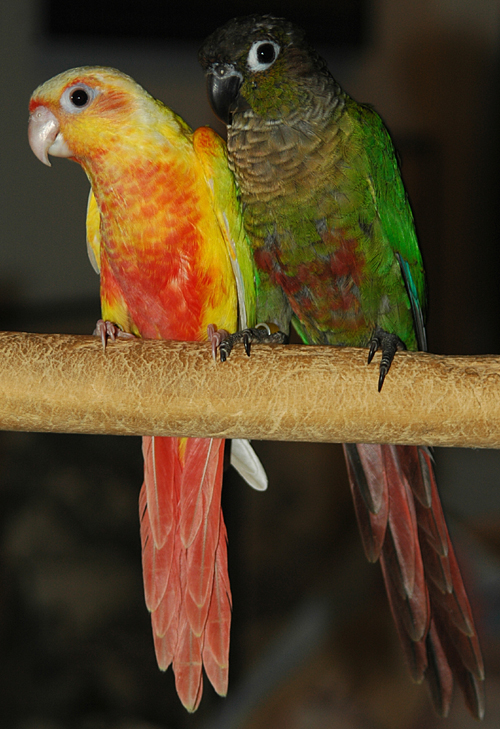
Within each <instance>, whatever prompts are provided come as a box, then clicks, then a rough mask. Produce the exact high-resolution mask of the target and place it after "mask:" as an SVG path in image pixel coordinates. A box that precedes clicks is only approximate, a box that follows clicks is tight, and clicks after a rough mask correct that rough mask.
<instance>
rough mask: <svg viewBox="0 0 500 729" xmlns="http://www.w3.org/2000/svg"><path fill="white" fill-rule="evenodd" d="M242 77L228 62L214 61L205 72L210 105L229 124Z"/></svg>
mask: <svg viewBox="0 0 500 729" xmlns="http://www.w3.org/2000/svg"><path fill="white" fill-rule="evenodd" d="M242 81H243V78H242V76H241V73H240V72H239V71H237V70H236V69H235V68H234V66H231V64H229V63H214V64H213V65H212V66H211V67H210V69H209V70H208V73H207V93H208V100H209V102H210V106H211V107H212V109H213V110H214V112H215V113H216V114H217V116H218V117H219V119H220V120H221V121H223V122H224V123H225V124H231V117H232V112H233V111H234V110H235V107H236V102H237V99H238V93H239V90H240V87H241V83H242Z"/></svg>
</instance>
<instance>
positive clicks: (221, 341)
mask: <svg viewBox="0 0 500 729" xmlns="http://www.w3.org/2000/svg"><path fill="white" fill-rule="evenodd" d="M208 338H209V340H210V342H211V343H212V355H213V357H214V359H215V360H216V359H217V350H219V356H220V361H221V362H225V361H226V359H227V358H228V357H229V355H230V354H231V350H232V349H233V347H234V345H235V344H239V343H240V342H242V343H243V346H244V347H245V352H246V353H247V355H248V356H249V357H250V349H251V345H252V344H284V343H285V342H286V341H287V336H286V334H284V333H283V332H281V331H279V329H278V328H277V327H276V325H274V324H257V326H256V327H253V328H252V329H242V330H241V331H239V332H235V333H234V334H228V332H226V330H225V329H219V330H218V331H217V330H216V329H215V327H214V325H213V324H209V326H208Z"/></svg>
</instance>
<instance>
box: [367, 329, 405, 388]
mask: <svg viewBox="0 0 500 729" xmlns="http://www.w3.org/2000/svg"><path fill="white" fill-rule="evenodd" d="M369 345H370V351H369V352H368V364H370V362H371V361H372V359H373V355H374V354H375V352H376V351H377V350H378V349H380V350H381V351H382V359H381V360H380V368H379V373H380V374H379V378H378V391H379V392H380V390H381V389H382V385H383V384H384V380H385V376H386V374H387V373H388V372H389V369H390V367H391V364H392V360H393V359H394V355H395V354H396V352H397V351H401V350H403V349H406V345H405V343H404V342H403V340H402V339H400V338H399V337H398V336H397V334H391V333H390V332H386V331H384V330H383V329H381V328H380V327H375V331H374V332H373V334H372V336H371V339H370V342H369Z"/></svg>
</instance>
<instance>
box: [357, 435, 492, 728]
mask: <svg viewBox="0 0 500 729" xmlns="http://www.w3.org/2000/svg"><path fill="white" fill-rule="evenodd" d="M344 449H345V453H346V460H347V470H348V474H349V481H350V484H351V490H352V493H353V497H354V505H355V510H356V515H357V518H358V523H359V528H360V531H361V536H362V539H363V545H364V547H365V551H366V552H367V556H368V558H369V559H371V558H373V556H375V555H376V556H378V554H380V563H381V566H382V571H383V575H384V580H385V584H386V588H387V594H388V597H389V603H390V606H391V611H392V614H393V616H394V620H395V622H396V627H397V631H398V634H399V637H400V640H401V643H402V645H403V648H404V651H405V654H406V656H407V659H408V662H409V663H410V669H411V672H412V676H413V678H414V679H415V680H416V681H421V680H422V679H423V678H425V679H426V680H427V682H428V684H429V688H430V691H431V696H432V698H433V701H434V705H435V707H436V711H437V712H438V714H439V715H441V716H446V715H447V713H448V711H449V707H450V702H451V695H452V688H453V680H455V681H456V682H457V683H458V685H459V686H460V687H461V689H462V692H463V694H464V697H465V702H466V704H467V706H468V708H469V709H470V711H471V712H472V714H473V715H474V716H476V717H478V718H481V717H482V715H483V713H484V708H483V705H484V698H483V679H484V670H483V661H482V656H481V651H480V648H479V642H478V639H477V634H476V629H475V626H474V621H473V618H472V612H471V609H470V605H469V601H468V599H467V594H466V592H465V587H464V585H463V581H462V577H461V574H460V570H459V568H458V565H457V562H456V558H455V554H454V552H453V547H452V545H451V541H450V538H449V535H448V530H447V527H446V522H445V520H444V516H443V511H442V508H441V503H440V501H439V495H438V492H437V487H436V479H435V476H434V469H433V463H432V457H431V454H430V452H429V450H428V449H427V448H424V447H414V446H390V445H382V446H374V445H357V446H353V445H349V446H344ZM356 451H357V453H356ZM361 468H362V469H363V470H362V472H361ZM376 482H378V484H379V487H378V488H379V489H380V488H381V487H383V488H384V489H385V490H386V494H385V495H384V494H383V493H381V492H380V491H378V492H377V487H376V486H375V483H376ZM367 493H368V494H369V496H368V497H367V496H366V494H367ZM374 493H375V494H376V498H374V496H373V494H374ZM385 501H387V504H388V507H387V509H385V508H384V506H383V505H384V503H385ZM374 504H380V505H381V506H380V508H379V511H378V513H377V514H374V512H373V506H374ZM377 550H378V551H377Z"/></svg>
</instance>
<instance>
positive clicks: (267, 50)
mask: <svg viewBox="0 0 500 729" xmlns="http://www.w3.org/2000/svg"><path fill="white" fill-rule="evenodd" d="M280 50H281V48H280V46H279V45H278V44H277V43H275V42H274V41H272V40H259V41H255V43H253V44H252V47H251V48H250V51H249V53H248V58H247V66H248V68H249V69H250V71H266V70H267V69H268V68H269V67H270V66H272V65H273V63H274V62H275V60H276V59H277V58H278V56H279V53H280Z"/></svg>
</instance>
